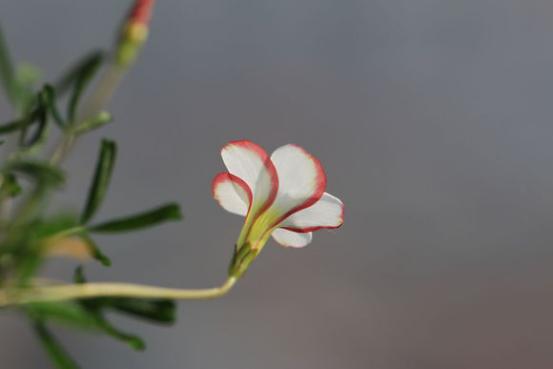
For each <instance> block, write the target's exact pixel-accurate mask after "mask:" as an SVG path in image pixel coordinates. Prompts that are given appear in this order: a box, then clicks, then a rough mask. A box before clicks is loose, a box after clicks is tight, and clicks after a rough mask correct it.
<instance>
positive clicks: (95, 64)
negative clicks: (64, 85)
mask: <svg viewBox="0 0 553 369" xmlns="http://www.w3.org/2000/svg"><path fill="white" fill-rule="evenodd" d="M102 61H103V54H94V55H92V56H91V57H90V58H89V59H87V60H86V61H85V63H83V64H82V66H81V68H80V69H79V70H78V71H77V73H76V75H75V81H74V84H73V91H72V94H71V97H70V98H69V104H68V106H67V121H68V122H70V123H73V122H74V120H75V115H76V113H77V107H78V105H79V101H80V99H81V96H82V94H83V92H84V90H85V89H86V87H87V86H88V84H89V83H90V81H91V80H92V78H93V77H94V75H95V74H96V72H97V71H98V69H99V68H100V66H101V64H102Z"/></svg>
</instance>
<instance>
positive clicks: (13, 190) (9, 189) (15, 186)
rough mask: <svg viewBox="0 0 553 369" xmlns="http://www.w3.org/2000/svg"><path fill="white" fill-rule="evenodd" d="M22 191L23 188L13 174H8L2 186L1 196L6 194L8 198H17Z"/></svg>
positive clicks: (0, 189) (0, 188)
mask: <svg viewBox="0 0 553 369" xmlns="http://www.w3.org/2000/svg"><path fill="white" fill-rule="evenodd" d="M21 191H22V189H21V186H20V185H19V183H18V182H17V178H16V177H15V176H14V175H13V173H8V174H6V175H5V176H4V178H3V181H2V186H1V187H0V194H2V195H3V194H6V196H8V197H15V196H17V195H19V194H20V193H21Z"/></svg>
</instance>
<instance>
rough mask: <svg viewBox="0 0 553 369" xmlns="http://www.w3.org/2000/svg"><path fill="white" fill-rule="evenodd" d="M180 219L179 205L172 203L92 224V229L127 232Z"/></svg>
mask: <svg viewBox="0 0 553 369" xmlns="http://www.w3.org/2000/svg"><path fill="white" fill-rule="evenodd" d="M180 219H182V215H181V212H180V208H179V206H178V205H177V204H174V203H171V204H167V205H163V206H160V207H158V208H156V209H153V210H149V211H146V212H143V213H139V214H136V215H131V216H129V217H124V218H119V219H114V220H111V221H107V222H104V223H101V224H98V225H95V226H92V227H90V231H91V232H98V233H116V232H127V231H133V230H137V229H141V228H146V227H152V226H155V225H158V224H161V223H164V222H168V221H175V220H180Z"/></svg>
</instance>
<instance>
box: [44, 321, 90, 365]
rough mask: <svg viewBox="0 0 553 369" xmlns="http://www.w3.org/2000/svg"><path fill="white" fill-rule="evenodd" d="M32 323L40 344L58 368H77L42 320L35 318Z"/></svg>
mask: <svg viewBox="0 0 553 369" xmlns="http://www.w3.org/2000/svg"><path fill="white" fill-rule="evenodd" d="M33 325H34V330H35V333H36V335H37V336H38V338H39V339H40V342H41V343H42V346H43V347H44V349H45V350H46V352H47V353H48V356H49V357H50V359H51V360H52V361H53V362H54V364H55V365H56V367H57V368H58V369H79V366H78V365H77V363H76V362H75V361H74V360H73V359H72V358H71V356H69V354H68V353H67V352H65V350H64V349H63V347H62V346H61V345H60V343H59V342H58V340H57V339H56V338H55V337H54V336H53V335H52V333H50V331H49V330H48V328H47V327H46V325H45V324H44V322H42V321H39V320H37V321H35V322H34V324H33Z"/></svg>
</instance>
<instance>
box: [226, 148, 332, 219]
mask: <svg viewBox="0 0 553 369" xmlns="http://www.w3.org/2000/svg"><path fill="white" fill-rule="evenodd" d="M232 145H235V146H240V147H242V148H244V149H246V150H250V151H253V152H254V153H255V154H256V155H258V156H259V157H260V159H261V160H262V161H263V165H264V166H265V169H266V170H267V172H268V173H269V177H270V179H271V192H270V193H269V197H268V198H267V200H266V201H265V203H264V204H263V206H262V207H261V208H260V209H259V211H258V212H257V214H256V217H255V219H257V218H258V217H259V216H260V215H261V214H263V213H264V212H265V210H267V209H268V208H269V207H270V206H271V205H272V204H273V202H274V201H275V198H276V195H277V192H278V175H277V171H276V168H275V165H274V164H273V162H272V161H271V158H270V157H269V155H267V152H266V151H265V150H264V149H263V148H262V147H261V146H259V145H258V144H256V143H254V142H252V141H249V140H235V141H230V142H229V143H227V144H226V145H225V146H223V148H222V149H221V151H222V150H224V149H225V148H226V147H227V146H232ZM231 175H232V174H231ZM233 177H236V176H233ZM236 178H238V177H236ZM239 179H240V178H239ZM240 180H241V179H240ZM241 181H242V182H243V183H244V184H246V183H245V182H244V181H243V180H241ZM246 186H247V184H246ZM248 188H249V186H248ZM250 193H252V191H251V189H250ZM253 195H255V194H253ZM321 196H322V195H321ZM252 198H253V196H252ZM252 202H253V200H250V206H251V204H252ZM255 219H254V221H255ZM252 224H253V222H252Z"/></svg>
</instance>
